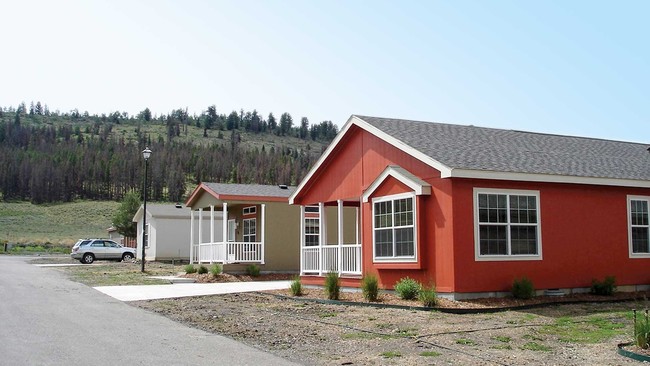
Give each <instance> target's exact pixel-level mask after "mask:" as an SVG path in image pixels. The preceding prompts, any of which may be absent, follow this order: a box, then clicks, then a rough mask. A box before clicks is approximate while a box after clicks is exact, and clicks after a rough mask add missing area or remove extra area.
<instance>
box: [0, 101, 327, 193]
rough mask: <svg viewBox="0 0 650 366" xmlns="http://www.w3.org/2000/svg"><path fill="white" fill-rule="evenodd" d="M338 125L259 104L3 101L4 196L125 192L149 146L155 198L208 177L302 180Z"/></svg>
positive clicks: (138, 181) (0, 155)
mask: <svg viewBox="0 0 650 366" xmlns="http://www.w3.org/2000/svg"><path fill="white" fill-rule="evenodd" d="M336 133H337V127H336V126H335V125H334V124H332V123H331V122H330V121H323V122H321V123H319V124H309V121H308V119H307V118H305V117H303V118H302V119H301V121H300V124H298V125H297V126H296V125H294V123H293V119H292V117H291V115H290V114H289V113H284V114H282V115H281V116H280V118H279V120H276V118H275V116H273V114H269V115H268V117H267V118H263V117H262V116H260V115H259V114H258V113H257V111H252V112H244V111H243V110H241V111H240V112H236V111H233V112H231V113H229V114H227V115H226V114H219V113H217V110H216V107H215V106H209V107H208V108H207V109H206V111H204V112H203V113H202V114H201V115H189V114H188V113H187V110H184V109H177V110H173V111H172V112H170V113H169V114H166V115H160V116H153V115H152V113H151V111H150V110H149V109H148V108H146V109H144V110H143V111H141V112H140V113H139V114H138V115H137V116H129V115H128V114H127V113H125V112H113V113H111V114H108V115H104V114H103V115H90V114H88V113H87V112H85V113H79V111H77V110H73V111H70V112H67V113H61V112H59V111H55V112H50V110H49V109H48V107H47V106H46V105H44V104H41V103H40V102H37V103H36V104H34V103H31V104H30V106H29V107H27V106H26V105H25V104H24V103H22V104H20V105H19V106H18V107H16V108H14V107H4V108H2V107H0V198H1V199H2V200H4V201H14V200H29V201H31V202H33V203H45V202H69V201H72V200H75V199H90V200H120V199H121V198H122V197H123V195H124V194H125V193H126V192H128V191H129V190H133V189H135V190H138V191H141V189H142V181H143V179H142V178H143V174H144V160H143V158H142V155H141V153H140V152H141V151H142V150H143V149H144V148H145V147H146V146H148V147H149V148H150V149H151V150H152V151H153V154H152V157H151V159H150V160H149V177H148V179H147V183H148V187H147V188H148V190H149V191H148V192H149V193H148V196H149V197H151V199H152V200H154V201H183V200H184V199H185V196H186V195H187V194H188V193H189V192H188V189H189V188H191V187H192V186H194V185H196V184H198V183H200V182H202V181H209V182H231V183H258V184H289V185H295V184H297V183H298V182H299V181H300V180H301V179H302V178H303V176H304V175H305V174H306V173H307V171H308V169H309V168H310V167H311V166H312V164H313V163H314V162H315V161H316V159H318V157H319V156H320V154H321V153H322V151H323V150H324V148H325V147H326V146H327V144H328V143H329V142H330V141H331V140H332V139H333V138H334V136H335V135H336Z"/></svg>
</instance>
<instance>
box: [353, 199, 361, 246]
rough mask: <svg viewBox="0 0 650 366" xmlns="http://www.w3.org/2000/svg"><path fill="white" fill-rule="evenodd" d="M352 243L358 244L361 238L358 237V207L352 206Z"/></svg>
mask: <svg viewBox="0 0 650 366" xmlns="http://www.w3.org/2000/svg"><path fill="white" fill-rule="evenodd" d="M354 210H355V212H354V229H355V232H354V239H355V240H354V244H357V245H358V244H359V243H361V238H359V207H355V208H354Z"/></svg>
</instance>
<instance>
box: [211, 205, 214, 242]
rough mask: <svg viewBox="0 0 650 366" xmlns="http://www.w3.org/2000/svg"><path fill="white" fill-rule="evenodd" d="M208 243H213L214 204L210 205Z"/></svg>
mask: <svg viewBox="0 0 650 366" xmlns="http://www.w3.org/2000/svg"><path fill="white" fill-rule="evenodd" d="M210 244H214V205H210Z"/></svg>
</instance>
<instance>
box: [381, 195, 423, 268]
mask: <svg viewBox="0 0 650 366" xmlns="http://www.w3.org/2000/svg"><path fill="white" fill-rule="evenodd" d="M372 204H373V206H372V207H373V239H374V257H375V259H376V260H379V261H382V260H384V261H386V260H387V261H415V259H416V250H415V248H416V235H415V221H416V220H415V196H414V195H413V194H400V195H395V196H387V197H379V198H375V199H373V201H372Z"/></svg>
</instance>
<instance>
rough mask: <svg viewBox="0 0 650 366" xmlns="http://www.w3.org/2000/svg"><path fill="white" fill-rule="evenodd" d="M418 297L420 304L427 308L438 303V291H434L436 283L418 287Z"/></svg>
mask: <svg viewBox="0 0 650 366" xmlns="http://www.w3.org/2000/svg"><path fill="white" fill-rule="evenodd" d="M418 299H420V301H421V302H422V306H424V307H427V308H432V307H434V306H436V304H437V303H438V293H437V292H436V285H433V284H432V285H431V286H430V287H428V288H426V287H423V288H422V289H420V294H419V295H418Z"/></svg>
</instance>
